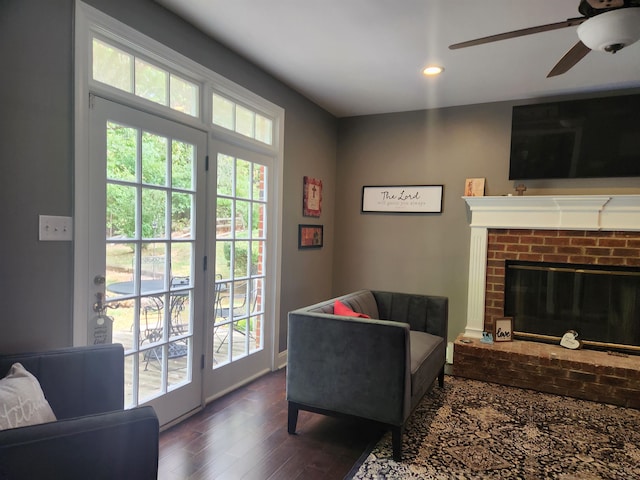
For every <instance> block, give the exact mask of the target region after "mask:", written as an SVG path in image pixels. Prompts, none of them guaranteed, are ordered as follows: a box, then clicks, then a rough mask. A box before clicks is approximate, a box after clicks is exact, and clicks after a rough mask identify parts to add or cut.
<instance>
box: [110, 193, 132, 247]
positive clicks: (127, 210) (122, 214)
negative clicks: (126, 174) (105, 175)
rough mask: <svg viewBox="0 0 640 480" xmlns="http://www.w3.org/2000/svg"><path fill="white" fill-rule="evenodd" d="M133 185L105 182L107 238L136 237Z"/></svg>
mask: <svg viewBox="0 0 640 480" xmlns="http://www.w3.org/2000/svg"><path fill="white" fill-rule="evenodd" d="M136 196H137V190H136V188H135V187H130V186H125V185H118V184H114V183H108V184H107V212H106V213H107V219H106V221H107V224H106V227H107V239H125V238H128V239H133V238H136V222H135V218H136V217H135V215H136Z"/></svg>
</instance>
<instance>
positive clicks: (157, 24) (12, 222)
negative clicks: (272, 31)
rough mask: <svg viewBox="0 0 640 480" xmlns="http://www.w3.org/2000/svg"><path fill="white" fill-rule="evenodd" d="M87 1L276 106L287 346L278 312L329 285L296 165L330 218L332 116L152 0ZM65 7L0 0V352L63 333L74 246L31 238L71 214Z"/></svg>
mask: <svg viewBox="0 0 640 480" xmlns="http://www.w3.org/2000/svg"><path fill="white" fill-rule="evenodd" d="M87 3H88V4H90V5H92V6H94V7H96V8H98V9H100V10H102V11H104V12H105V13H107V14H109V15H111V16H112V17H115V18H117V19H118V20H120V21H122V22H123V23H126V24H128V25H130V26H132V27H134V28H136V29H137V30H139V31H141V32H142V33H144V34H146V35H148V36H150V37H152V38H154V39H156V40H158V41H160V42H162V43H164V44H165V45H167V46H169V47H170V48H173V49H174V50H177V51H179V52H180V53H182V54H183V55H185V56H188V57H190V58H192V59H193V60H195V61H197V62H199V63H201V64H202V65H204V66H206V67H208V68H210V69H211V70H214V71H216V72H217V73H219V74H221V75H224V76H225V77H227V78H228V79H230V80H232V81H234V82H236V83H238V84H240V85H242V86H244V87H246V88H248V89H249V90H252V91H254V92H255V93H257V94H258V95H261V96H262V97H264V98H266V99H267V100H269V101H271V102H273V103H275V104H277V105H280V106H281V107H283V108H284V109H285V111H286V114H285V116H286V118H285V144H284V163H285V165H284V170H285V174H284V205H285V208H284V219H283V227H282V228H283V230H282V234H283V240H284V250H283V256H282V286H281V291H280V292H279V293H280V295H281V301H282V312H283V313H282V316H281V318H280V322H281V325H282V329H283V332H281V338H280V342H279V344H280V350H284V349H285V348H286V312H287V311H288V310H289V309H291V308H294V307H297V306H301V305H304V304H307V303H310V302H312V301H315V300H317V299H318V296H327V295H329V294H330V292H331V282H332V273H333V272H332V255H333V245H332V241H333V240H332V235H330V234H329V235H327V236H326V237H325V248H323V249H322V250H318V251H315V252H313V253H312V254H310V255H303V254H301V253H300V252H299V251H298V249H297V226H298V224H299V223H303V222H304V219H303V217H302V177H303V176H304V175H310V176H317V177H318V178H321V179H322V180H323V181H324V183H325V185H327V188H325V191H324V200H325V201H324V212H323V215H322V217H321V219H320V221H322V222H323V223H325V224H328V225H332V224H333V210H334V208H333V205H334V199H333V194H334V191H335V189H334V187H333V185H334V183H335V181H334V175H335V154H336V153H335V152H336V125H337V124H336V119H335V118H334V117H333V116H331V115H329V114H328V113H327V112H325V111H324V110H322V109H320V108H319V107H317V106H316V105H314V104H313V103H311V102H310V101H308V100H307V99H305V98H304V97H302V96H301V95H299V94H298V93H296V92H294V91H293V90H291V89H290V88H288V87H286V86H285V85H284V84H282V83H281V82H279V81H278V80H277V79H275V78H273V77H272V76H270V75H268V74H267V73H265V72H264V71H262V70H260V69H258V68H257V67H255V66H254V65H252V64H250V63H249V62H247V61H245V60H244V59H243V58H241V57H239V56H238V55H235V54H234V53H232V52H231V51H229V50H228V49H226V48H225V47H224V46H222V45H220V44H219V43H216V42H215V41H213V40H211V39H210V38H208V37H207V36H205V35H203V34H202V33H200V32H199V31H197V30H195V29H194V28H193V27H191V26H189V25H188V24H187V23H185V22H183V21H181V20H180V19H178V18H177V17H175V16H174V15H172V14H171V13H169V12H168V11H166V10H165V9H164V8H162V7H160V6H159V5H157V4H156V3H154V2H152V1H151V0H90V1H88V2H87ZM73 5H74V2H73V0H55V1H46V2H43V1H41V0H0V59H1V60H2V66H3V69H2V70H3V74H2V75H0V126H1V127H2V128H0V169H1V170H0V195H1V197H0V199H1V200H2V206H3V208H2V212H1V213H0V215H1V220H2V234H1V235H0V239H1V240H0V241H1V242H2V244H1V247H2V248H0V278H2V289H1V293H0V331H1V332H2V333H1V335H0V352H13V351H24V350H34V349H44V348H54V347H60V346H66V345H70V344H71V342H72V319H71V314H72V295H73V247H72V245H71V243H68V242H64V243H62V242H39V241H38V215H40V214H45V215H72V214H73V182H74V178H73ZM309 223H313V222H309ZM328 231H329V232H330V231H331V228H328ZM311 271H312V272H313V275H312V276H311V275H306V274H305V272H311ZM301 284H302V285H304V284H309V285H313V288H300V287H301Z"/></svg>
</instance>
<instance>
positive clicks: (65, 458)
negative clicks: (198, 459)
mask: <svg viewBox="0 0 640 480" xmlns="http://www.w3.org/2000/svg"><path fill="white" fill-rule="evenodd" d="M15 362H19V363H21V364H22V365H23V366H24V367H25V368H26V369H27V370H28V371H29V372H30V373H32V374H33V375H34V376H35V377H36V378H37V379H38V381H39V383H40V385H41V387H42V390H43V392H44V394H45V397H46V399H47V401H48V402H49V404H50V405H51V409H52V410H53V412H54V414H55V416H56V418H57V421H55V422H49V423H43V424H39V425H31V426H23V427H18V428H13V429H8V430H0V479H2V480H5V479H6V480H13V479H32V478H64V479H78V480H80V479H83V480H85V479H89V478H90V479H93V480H95V479H121V478H135V479H136V480H142V479H149V480H150V479H155V478H157V474H158V448H159V427H158V418H157V417H156V414H155V412H154V410H153V408H151V407H139V408H134V409H131V410H124V409H123V405H124V351H123V348H122V345H101V346H89V347H74V348H66V349H61V350H53V351H48V352H42V353H30V354H20V355H0V378H3V377H4V376H5V375H6V373H7V371H8V370H9V368H10V367H11V365H13V363H15Z"/></svg>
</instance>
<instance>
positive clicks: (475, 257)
mask: <svg viewBox="0 0 640 480" xmlns="http://www.w3.org/2000/svg"><path fill="white" fill-rule="evenodd" d="M462 198H463V199H464V200H465V202H467V205H468V206H469V210H470V211H471V223H470V226H471V243H470V247H469V250H470V255H469V292H468V300H467V326H466V329H465V335H466V336H468V337H474V338H480V337H481V336H482V330H483V325H484V304H485V287H486V270H487V242H488V230H489V228H521V229H538V230H539V229H547V230H549V229H556V230H607V231H616V230H620V231H640V195H574V196H571V195H557V196H551V195H539V196H501V197H462Z"/></svg>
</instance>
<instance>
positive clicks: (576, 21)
mask: <svg viewBox="0 0 640 480" xmlns="http://www.w3.org/2000/svg"><path fill="white" fill-rule="evenodd" d="M586 19H587V18H586V17H577V18H569V19H567V20H564V21H562V22H557V23H549V24H547V25H538V26H537V27H529V28H523V29H521V30H514V31H512V32H505V33H499V34H497V35H489V36H488V37H482V38H476V39H475V40H469V41H467V42H461V43H454V44H453V45H449V48H450V49H451V50H456V49H458V48H465V47H473V46H475V45H482V44H484V43H491V42H497V41H499V40H507V39H509V38H516V37H523V36H525V35H531V34H534V33H540V32H548V31H550V30H558V29H560V28H566V27H575V26H577V25H580V24H581V23H582V22H584V21H585V20H586Z"/></svg>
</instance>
